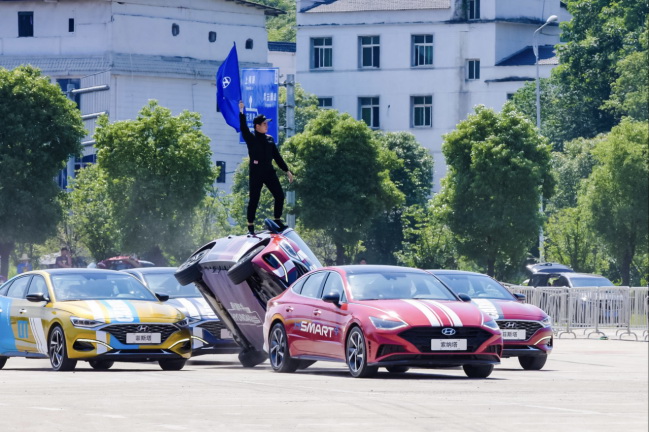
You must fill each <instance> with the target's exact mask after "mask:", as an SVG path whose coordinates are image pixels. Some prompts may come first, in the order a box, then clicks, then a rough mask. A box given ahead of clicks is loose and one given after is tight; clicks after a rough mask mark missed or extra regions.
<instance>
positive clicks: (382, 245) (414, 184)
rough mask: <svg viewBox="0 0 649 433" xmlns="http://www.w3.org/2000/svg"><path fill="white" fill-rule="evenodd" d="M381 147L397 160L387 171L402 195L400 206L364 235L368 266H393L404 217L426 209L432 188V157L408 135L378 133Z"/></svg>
mask: <svg viewBox="0 0 649 433" xmlns="http://www.w3.org/2000/svg"><path fill="white" fill-rule="evenodd" d="M377 138H378V140H379V142H380V143H381V145H382V146H383V147H384V148H385V149H386V150H388V151H389V152H393V153H394V154H395V155H396V157H397V158H398V160H399V162H400V163H399V164H395V165H394V168H393V169H392V170H390V180H392V182H394V184H395V185H396V186H397V188H398V189H399V191H401V193H403V195H404V198H405V201H404V203H403V204H402V205H399V206H396V207H394V208H392V209H388V210H387V211H385V212H383V213H381V214H379V215H378V216H377V217H376V218H374V220H373V221H372V224H371V226H370V228H369V230H368V232H367V234H366V235H365V239H364V242H363V244H364V246H365V248H366V251H365V253H363V254H364V255H365V257H366V258H367V259H368V260H369V261H370V262H371V263H382V264H396V263H397V258H396V256H395V252H396V251H398V250H399V249H401V247H402V243H403V240H404V237H403V226H404V224H405V222H404V218H405V216H404V214H405V213H406V212H407V210H408V208H409V207H411V206H417V205H418V206H425V205H426V203H427V201H428V196H429V195H430V191H431V189H432V187H433V157H432V156H431V154H430V152H428V150H427V149H426V148H424V147H423V146H422V145H421V144H419V143H418V142H417V140H416V138H415V136H414V135H412V134H410V133H408V132H387V133H378V134H377Z"/></svg>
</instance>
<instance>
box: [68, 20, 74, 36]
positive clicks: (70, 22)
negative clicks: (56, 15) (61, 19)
mask: <svg viewBox="0 0 649 433" xmlns="http://www.w3.org/2000/svg"><path fill="white" fill-rule="evenodd" d="M68 33H74V18H70V19H68Z"/></svg>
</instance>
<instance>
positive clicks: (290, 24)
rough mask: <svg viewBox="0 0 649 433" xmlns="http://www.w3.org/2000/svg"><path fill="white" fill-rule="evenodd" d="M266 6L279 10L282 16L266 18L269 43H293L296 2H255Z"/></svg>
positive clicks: (290, 0) (282, 0)
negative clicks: (282, 12)
mask: <svg viewBox="0 0 649 433" xmlns="http://www.w3.org/2000/svg"><path fill="white" fill-rule="evenodd" d="M256 3H261V4H264V5H266V6H271V7H274V8H277V9H281V10H283V11H284V12H286V13H285V14H283V15H278V16H276V17H272V16H271V17H268V18H266V30H267V31H268V40H269V41H280V42H295V35H296V25H297V24H296V17H295V14H296V1H295V0H257V1H256Z"/></svg>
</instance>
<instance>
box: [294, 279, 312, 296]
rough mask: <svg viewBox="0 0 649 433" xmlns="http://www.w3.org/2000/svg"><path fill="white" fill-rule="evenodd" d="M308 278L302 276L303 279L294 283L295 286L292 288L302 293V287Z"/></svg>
mask: <svg viewBox="0 0 649 433" xmlns="http://www.w3.org/2000/svg"><path fill="white" fill-rule="evenodd" d="M308 279H309V278H308V277H307V278H302V279H301V280H299V281H298V282H297V283H295V284H294V285H293V288H292V289H291V290H293V291H294V292H295V293H300V292H301V291H302V287H303V286H304V282H305V281H306V280H308Z"/></svg>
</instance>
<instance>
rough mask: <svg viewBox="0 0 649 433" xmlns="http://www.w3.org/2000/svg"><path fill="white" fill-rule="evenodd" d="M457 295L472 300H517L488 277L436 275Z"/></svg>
mask: <svg viewBox="0 0 649 433" xmlns="http://www.w3.org/2000/svg"><path fill="white" fill-rule="evenodd" d="M435 275H436V276H437V277H438V278H439V279H440V280H442V281H443V282H444V283H445V284H446V285H447V286H449V287H450V288H451V289H452V290H453V291H454V292H455V293H458V294H459V293H464V294H465V295H469V296H470V297H472V298H486V299H505V300H515V299H516V298H515V297H514V296H513V295H512V294H511V293H509V291H508V290H507V289H505V288H504V287H503V286H502V285H500V284H499V283H498V282H497V281H495V280H494V279H492V278H489V277H488V276H486V275H472V274H435Z"/></svg>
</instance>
